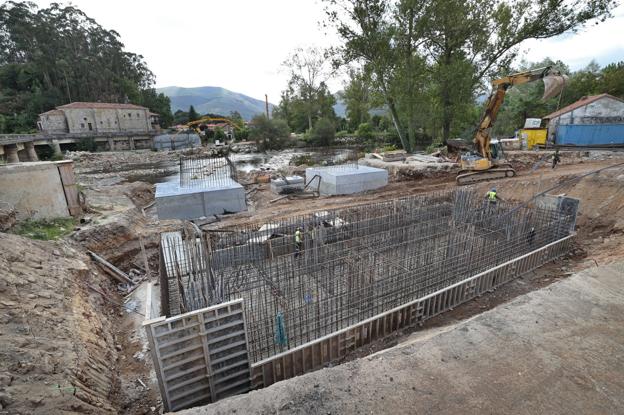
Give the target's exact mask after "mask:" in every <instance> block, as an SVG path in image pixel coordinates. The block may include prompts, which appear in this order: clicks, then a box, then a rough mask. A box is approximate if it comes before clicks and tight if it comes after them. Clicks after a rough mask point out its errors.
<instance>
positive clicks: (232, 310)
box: [143, 300, 250, 411]
mask: <svg viewBox="0 0 624 415" xmlns="http://www.w3.org/2000/svg"><path fill="white" fill-rule="evenodd" d="M143 326H144V328H145V331H146V333H147V337H148V340H149V343H150V351H151V353H152V356H153V358H154V359H153V360H154V369H155V371H156V375H157V377H158V382H159V387H160V392H161V395H162V398H163V404H164V407H165V410H167V411H176V410H178V409H183V408H188V407H189V406H195V405H201V404H206V403H210V402H215V401H217V400H219V399H222V398H224V397H227V396H230V395H235V394H238V393H243V392H247V391H248V390H249V388H250V376H249V373H250V366H249V363H250V362H249V356H248V352H247V334H246V327H245V314H244V312H243V302H242V300H235V301H230V302H227V303H224V304H219V305H217V306H213V307H208V308H204V309H201V310H197V311H194V312H190V313H186V314H184V315H181V316H178V317H173V318H168V319H167V318H164V317H160V318H157V319H153V320H147V321H145V322H144V323H143Z"/></svg>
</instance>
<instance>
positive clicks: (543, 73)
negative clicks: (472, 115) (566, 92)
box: [474, 66, 565, 160]
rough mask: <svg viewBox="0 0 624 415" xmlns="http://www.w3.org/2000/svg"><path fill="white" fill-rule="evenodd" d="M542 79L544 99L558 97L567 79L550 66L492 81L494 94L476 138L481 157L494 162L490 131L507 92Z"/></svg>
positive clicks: (489, 101)
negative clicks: (517, 86) (514, 87)
mask: <svg viewBox="0 0 624 415" xmlns="http://www.w3.org/2000/svg"><path fill="white" fill-rule="evenodd" d="M540 79H543V80H544V84H545V89H544V97H543V99H548V98H552V97H553V96H556V95H558V94H559V93H560V92H561V90H562V89H563V86H564V85H565V78H564V77H563V76H561V75H560V74H559V73H558V72H553V71H551V67H550V66H545V67H543V68H538V69H533V70H530V71H525V72H519V73H515V74H512V75H508V76H505V77H503V78H500V79H496V80H494V81H492V93H491V94H490V97H489V98H488V100H487V104H486V106H485V112H484V114H483V116H482V117H481V122H480V123H479V127H478V128H477V133H476V135H475V138H474V143H475V146H476V149H477V151H478V152H479V154H480V155H481V157H483V158H486V159H488V160H492V154H491V152H490V131H491V128H492V126H493V125H494V122H496V117H497V116H498V111H499V110H500V107H501V106H502V105H503V102H504V101H505V94H506V93H507V90H508V89H509V88H510V87H512V86H514V85H520V84H526V83H528V82H533V81H537V80H540Z"/></svg>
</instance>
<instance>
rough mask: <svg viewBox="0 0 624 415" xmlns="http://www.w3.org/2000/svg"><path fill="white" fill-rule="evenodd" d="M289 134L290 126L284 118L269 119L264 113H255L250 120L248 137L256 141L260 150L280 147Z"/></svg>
mask: <svg viewBox="0 0 624 415" xmlns="http://www.w3.org/2000/svg"><path fill="white" fill-rule="evenodd" d="M289 135H290V128H288V124H286V121H284V120H280V119H271V120H270V119H268V118H267V117H266V116H265V115H257V116H255V117H254V118H253V119H252V120H251V130H250V131H249V138H250V139H252V140H254V141H255V142H256V145H257V146H258V150H260V151H266V150H279V149H281V148H282V147H284V144H285V142H286V139H287V138H288V136H289Z"/></svg>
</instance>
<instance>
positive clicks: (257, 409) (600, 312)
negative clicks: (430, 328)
mask: <svg viewBox="0 0 624 415" xmlns="http://www.w3.org/2000/svg"><path fill="white" fill-rule="evenodd" d="M623 281H624V262H619V263H614V264H610V265H604V266H601V267H596V268H592V269H588V270H585V271H583V272H580V273H578V274H576V275H573V276H571V277H570V278H568V279H565V280H563V281H560V282H558V283H555V284H553V285H550V286H548V287H545V288H543V289H541V290H539V291H534V292H531V293H529V294H526V295H524V296H521V297H518V298H516V299H515V300H513V301H512V302H510V303H507V304H503V305H501V306H499V307H497V308H495V309H493V310H491V311H488V312H485V313H483V314H481V315H478V316H476V317H474V318H472V319H470V320H467V321H464V322H461V323H459V324H457V325H455V326H451V327H447V328H443V329H439V330H436V331H435V332H434V333H433V334H431V335H429V336H420V337H419V338H417V339H415V340H414V341H412V342H410V343H403V344H401V345H399V346H396V347H394V348H392V349H389V350H386V351H382V352H380V353H377V354H375V355H372V356H369V357H366V358H362V359H358V360H355V361H352V362H349V363H345V364H343V365H339V366H335V367H332V368H328V369H322V370H319V371H316V372H313V373H309V374H306V375H304V376H299V377H297V378H294V379H291V380H288V381H284V382H279V383H276V384H274V385H273V386H270V387H268V388H266V389H261V390H258V391H254V392H250V393H248V394H245V395H240V396H236V397H233V398H229V399H225V400H222V401H220V402H217V403H215V404H212V405H209V406H204V407H200V408H194V409H189V410H186V411H182V412H180V414H184V415H191V414H193V415H200V414H202V415H205V414H226V413H227V414H229V413H245V414H266V413H280V414H310V413H323V414H326V413H332V414H334V413H340V414H356V413H362V414H364V413H367V414H368V413H375V414H377V413H390V414H428V413H437V414H512V413H513V414H566V415H567V414H615V413H624V358H622V356H624V284H622V282H623Z"/></svg>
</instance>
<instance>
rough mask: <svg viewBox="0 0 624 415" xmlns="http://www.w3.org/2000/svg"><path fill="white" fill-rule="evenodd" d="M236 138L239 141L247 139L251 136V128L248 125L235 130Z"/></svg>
mask: <svg viewBox="0 0 624 415" xmlns="http://www.w3.org/2000/svg"><path fill="white" fill-rule="evenodd" d="M234 138H236V139H237V140H239V141H246V140H247V139H248V138H249V129H248V128H247V127H243V128H241V129H240V130H235V131H234Z"/></svg>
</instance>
